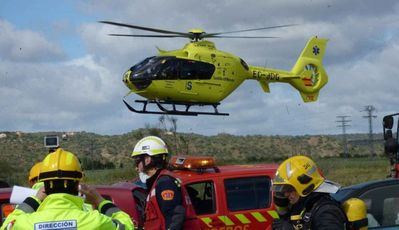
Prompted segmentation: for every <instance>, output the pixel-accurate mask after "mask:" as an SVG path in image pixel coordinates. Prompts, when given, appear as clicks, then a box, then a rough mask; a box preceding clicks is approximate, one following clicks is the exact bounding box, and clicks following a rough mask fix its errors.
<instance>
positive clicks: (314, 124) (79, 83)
mask: <svg viewBox="0 0 399 230" xmlns="http://www.w3.org/2000/svg"><path fill="white" fill-rule="evenodd" d="M398 6H399V3H398V2H397V1H384V4H381V3H379V2H376V1H372V0H367V1H360V0H355V1H350V2H347V1H329V0H322V1H312V0H303V1H290V0H275V1H227V0H226V1H216V2H215V1H202V2H201V3H200V4H199V3H198V2H196V1H176V0H172V1H161V2H160V1H155V0H149V1H145V2H143V1H130V0H117V1H114V0H112V1H110V0H108V1H100V2H99V1H85V2H79V3H77V7H78V9H77V10H78V11H79V13H81V14H82V18H85V16H87V15H90V16H92V17H93V18H96V20H111V21H118V22H124V23H131V24H135V25H142V26H149V27H156V28H161V29H167V30H176V31H182V32H185V31H188V30H189V29H191V28H198V27H199V28H203V29H204V30H205V31H207V32H220V31H232V30H239V29H248V28H256V27H264V26H272V25H281V24H292V23H295V24H298V25H297V26H295V27H289V28H283V29H276V30H267V31H259V32H256V33H255V32H253V33H247V34H242V35H270V36H279V37H281V38H280V39H269V40H234V39H212V41H213V42H215V44H216V47H217V48H218V49H220V50H223V51H226V52H229V53H232V54H234V55H237V56H239V57H241V58H243V59H244V60H245V61H246V62H247V63H248V64H251V65H258V66H268V67H272V68H281V69H285V70H290V69H291V68H292V66H293V65H294V63H295V62H296V60H297V57H298V56H299V54H300V52H301V50H302V48H303V47H304V45H305V44H306V41H307V40H308V39H309V38H310V37H311V36H314V35H318V36H320V37H326V38H329V40H330V41H329V43H328V46H327V53H326V55H325V60H324V64H325V68H326V70H327V72H328V74H329V77H330V80H329V83H328V84H327V85H326V86H325V88H323V89H322V90H321V92H320V96H319V101H318V102H316V103H309V104H308V103H303V102H302V99H301V97H300V95H299V93H298V92H297V91H296V90H295V89H294V88H292V87H291V86H290V85H287V84H283V83H281V84H277V83H276V84H270V90H271V93H270V94H266V93H264V92H263V91H262V89H261V87H260V85H259V84H258V83H257V82H256V81H245V82H244V83H243V84H242V85H241V86H240V87H238V88H237V90H235V91H234V92H232V94H231V95H230V96H228V97H227V98H226V99H225V100H224V101H223V102H222V104H221V105H220V106H219V110H220V111H221V112H227V113H230V116H229V117H223V116H222V117H215V116H213V117H212V116H198V117H180V116H178V117H177V118H178V131H183V132H195V133H201V134H207V135H213V134H217V133H221V132H228V133H232V134H270V135H275V134H279V135H303V134H324V133H340V132H341V130H340V129H339V128H338V127H336V126H337V123H336V122H335V121H336V120H337V119H336V116H337V115H350V116H351V118H350V119H351V120H352V122H351V127H349V128H348V130H347V131H348V132H367V131H368V123H367V122H368V121H367V120H366V119H364V118H363V116H364V115H366V113H365V112H364V111H363V110H364V106H365V105H369V104H370V105H374V106H375V107H376V108H377V111H376V113H375V114H376V115H377V116H378V118H377V119H375V120H374V121H375V122H374V130H379V129H380V128H379V125H380V120H381V119H382V116H383V115H384V114H388V113H393V112H398V111H397V103H395V98H396V97H397V95H396V94H397V92H398V90H397V85H398V82H399V81H398V80H397V75H398V73H399V69H398V68H399V67H398V65H397V62H398V58H397V53H398V51H399V48H398V47H399V45H398V44H399V38H398V35H399V28H398V24H397V21H398V19H399V12H398V11H399V7H398ZM148 12H150V13H148ZM68 21H69V20H68V19H63V20H62V21H54V22H52V25H58V27H57V28H58V29H57V37H58V38H59V37H62V36H63V35H64V34H63V33H66V34H67V36H68V37H69V38H71V37H72V36H74V38H73V39H77V40H80V42H81V43H79V44H82V45H83V46H84V47H82V50H84V51H86V52H87V53H84V54H83V55H82V56H80V57H77V58H75V57H74V58H73V59H70V58H69V59H68V57H66V55H65V53H68V54H69V52H71V51H70V50H68V47H65V46H64V45H63V44H59V43H57V42H56V41H52V40H50V39H49V38H48V37H45V35H43V34H41V33H39V32H37V31H31V30H20V29H17V28H19V26H17V25H13V24H11V23H9V22H7V21H6V20H1V21H0V35H1V36H0V58H1V59H2V62H0V82H1V84H0V98H2V100H0V107H1V108H4V111H5V112H2V113H0V127H2V129H8V130H18V129H19V130H27V131H39V130H85V131H92V132H99V133H103V134H116V133H123V132H127V131H130V130H132V129H136V128H139V127H144V125H145V124H155V123H157V120H158V116H157V115H141V114H135V113H131V112H129V111H128V110H127V109H126V108H125V107H124V105H123V103H122V101H121V99H122V97H123V96H124V95H125V94H126V93H127V92H128V89H127V88H126V87H125V86H124V85H123V83H122V81H121V78H122V74H123V73H124V72H125V71H126V70H127V69H128V68H130V67H131V66H132V65H134V64H135V63H137V62H139V61H140V60H142V59H144V58H145V57H148V56H153V55H156V54H157V50H156V48H155V47H156V46H158V47H160V48H162V49H166V50H174V49H179V48H181V47H183V46H184V44H186V43H187V42H188V40H185V39H144V38H121V37H111V36H108V35H107V34H109V33H127V34H144V33H146V32H143V31H137V30H130V29H126V28H119V27H114V26H110V25H105V24H100V23H97V22H96V21H94V20H92V21H88V20H82V22H81V23H76V24H77V25H78V27H77V28H74V27H73V25H74V24H70V23H68ZM76 21H77V20H75V21H74V22H76ZM73 32H76V34H72V33H73ZM20 47H21V50H20V49H19V48H20ZM68 56H69V55H68ZM129 100H134V99H133V98H129Z"/></svg>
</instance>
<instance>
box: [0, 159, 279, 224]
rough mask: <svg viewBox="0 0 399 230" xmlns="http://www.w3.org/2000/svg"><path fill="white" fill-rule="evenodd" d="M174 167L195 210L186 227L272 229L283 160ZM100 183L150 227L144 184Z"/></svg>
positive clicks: (2, 196)
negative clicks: (145, 215) (275, 186)
mask: <svg viewBox="0 0 399 230" xmlns="http://www.w3.org/2000/svg"><path fill="white" fill-rule="evenodd" d="M170 166H171V168H173V169H171V170H167V171H165V172H164V173H166V174H168V175H170V176H172V177H174V178H177V179H179V180H180V181H181V189H182V193H183V196H184V199H183V200H184V201H183V202H184V203H185V205H186V206H189V207H192V209H193V210H191V211H192V213H193V214H194V215H192V216H191V217H190V218H187V219H186V222H185V225H184V228H185V229H215V230H216V229H220V230H244V229H245V230H246V229H268V228H270V229H271V224H272V222H273V218H277V217H278V215H277V213H276V212H275V211H274V206H273V200H272V193H271V189H270V188H271V183H272V178H273V176H274V174H275V172H276V169H277V167H278V165H277V164H256V165H226V166H217V165H216V164H215V161H214V158H212V157H172V159H171V161H170ZM96 188H97V190H98V191H99V192H100V194H101V195H102V196H103V197H104V198H106V199H109V200H112V201H113V202H114V203H115V204H117V206H118V207H119V208H121V209H122V210H124V211H125V212H127V213H128V214H129V215H130V216H131V217H132V220H133V221H134V223H135V226H139V227H141V226H144V220H142V219H140V216H142V214H143V210H144V204H143V203H142V202H141V201H142V200H143V198H144V200H145V197H147V194H146V192H145V190H144V189H142V188H140V187H138V186H136V185H135V184H134V183H132V182H122V183H117V184H114V185H112V186H96ZM10 191H11V189H0V203H1V204H2V212H3V213H2V216H3V218H4V216H5V215H4V214H6V213H4V212H9V210H8V209H9V208H10V205H9V204H8V202H9V201H8V198H9V194H10ZM156 218H162V217H156ZM147 219H148V218H147Z"/></svg>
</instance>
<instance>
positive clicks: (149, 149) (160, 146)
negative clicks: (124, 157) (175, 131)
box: [132, 136, 168, 157]
mask: <svg viewBox="0 0 399 230" xmlns="http://www.w3.org/2000/svg"><path fill="white" fill-rule="evenodd" d="M167 153H168V148H167V147H166V144H165V142H164V141H163V140H162V139H161V138H159V137H156V136H148V137H144V138H143V139H141V140H140V141H139V142H137V144H136V146H134V150H133V152H132V157H136V156H139V155H144V154H146V155H149V156H156V155H159V154H167Z"/></svg>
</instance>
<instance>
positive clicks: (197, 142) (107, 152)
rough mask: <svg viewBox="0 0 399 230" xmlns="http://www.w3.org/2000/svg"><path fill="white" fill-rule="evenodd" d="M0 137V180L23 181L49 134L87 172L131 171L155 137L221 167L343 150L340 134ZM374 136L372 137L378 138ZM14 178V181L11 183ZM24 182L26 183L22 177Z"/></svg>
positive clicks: (357, 151)
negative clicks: (139, 150) (144, 141)
mask: <svg viewBox="0 0 399 230" xmlns="http://www.w3.org/2000/svg"><path fill="white" fill-rule="evenodd" d="M2 134H4V135H0V168H1V170H0V179H3V178H4V179H6V180H8V181H11V182H13V181H21V180H22V181H23V180H26V175H27V173H28V171H29V169H30V167H31V166H32V165H33V164H34V163H35V162H38V161H41V160H42V159H43V158H44V156H45V155H46V154H47V151H48V150H47V149H45V148H44V147H43V138H44V136H45V135H47V134H55V135H58V136H59V137H60V145H61V147H63V148H65V149H67V150H69V151H71V152H73V153H75V154H77V155H78V157H79V159H80V160H81V162H82V165H83V167H84V169H85V170H91V169H115V168H130V169H133V168H134V166H133V165H132V160H131V159H130V154H131V152H132V150H133V148H134V146H135V144H136V143H137V141H138V140H139V139H141V138H142V137H144V136H147V135H157V136H160V137H161V138H162V139H164V140H165V141H166V142H167V144H168V146H169V148H170V152H171V154H178V155H212V156H215V157H216V159H217V162H218V163H219V164H228V163H240V164H242V163H259V162H281V161H282V160H283V159H286V158H287V157H289V156H292V155H295V154H304V155H308V156H311V157H312V158H314V159H320V158H332V157H339V156H342V152H343V146H342V139H341V136H338V135H314V136H310V135H305V136H262V135H246V136H234V135H230V134H224V133H222V134H218V135H215V136H203V135H198V134H193V133H176V132H169V131H164V130H163V129H158V128H150V127H147V128H145V129H138V130H134V131H132V132H129V133H126V134H122V135H112V136H111V135H98V134H94V133H87V132H69V133H61V132H51V133H49V132H45V133H44V132H38V133H21V132H2ZM381 137H382V134H376V135H375V137H374V139H381ZM347 138H348V140H366V139H367V138H368V135H367V134H348V135H347ZM374 149H375V153H376V154H377V155H379V156H383V155H384V153H383V142H382V140H379V141H375V142H374ZM348 150H349V153H350V156H351V157H367V156H370V149H369V145H368V142H367V141H353V142H350V143H349V144H348ZM15 177H17V178H16V179H15ZM21 178H24V179H21Z"/></svg>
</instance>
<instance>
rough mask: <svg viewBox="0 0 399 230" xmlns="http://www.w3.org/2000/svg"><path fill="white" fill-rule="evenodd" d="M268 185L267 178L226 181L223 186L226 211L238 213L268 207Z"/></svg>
mask: <svg viewBox="0 0 399 230" xmlns="http://www.w3.org/2000/svg"><path fill="white" fill-rule="evenodd" d="M270 184H271V182H270V178H269V177H242V178H234V179H226V180H225V181H224V186H225V189H226V198H227V207H228V209H229V210H230V211H239V210H248V209H261V208H267V207H269V206H270Z"/></svg>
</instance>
